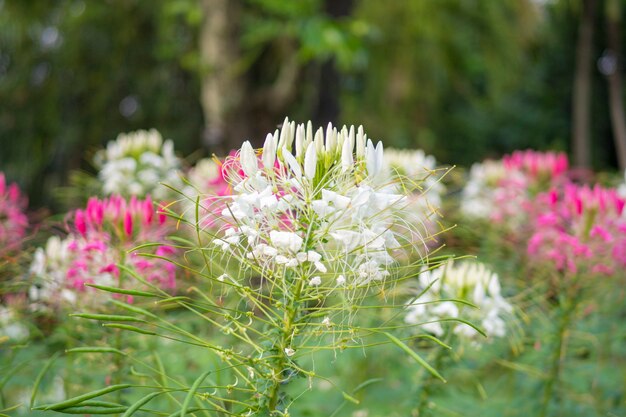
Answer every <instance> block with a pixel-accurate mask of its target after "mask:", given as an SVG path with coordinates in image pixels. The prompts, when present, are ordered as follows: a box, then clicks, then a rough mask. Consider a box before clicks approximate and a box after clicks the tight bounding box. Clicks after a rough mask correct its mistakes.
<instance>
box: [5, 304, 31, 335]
mask: <svg viewBox="0 0 626 417" xmlns="http://www.w3.org/2000/svg"><path fill="white" fill-rule="evenodd" d="M28 334H29V332H28V328H27V327H26V326H25V325H24V324H22V323H21V322H20V321H19V317H18V316H17V314H15V311H13V309H11V308H10V307H6V306H3V305H0V339H2V337H3V336H6V337H8V338H9V339H10V340H12V341H21V340H24V339H26V338H27V337H28Z"/></svg>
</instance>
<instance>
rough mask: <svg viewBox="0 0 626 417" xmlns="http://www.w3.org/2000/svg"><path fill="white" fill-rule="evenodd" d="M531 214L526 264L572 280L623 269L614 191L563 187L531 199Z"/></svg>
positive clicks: (621, 222) (625, 241)
mask: <svg viewBox="0 0 626 417" xmlns="http://www.w3.org/2000/svg"><path fill="white" fill-rule="evenodd" d="M532 212H533V215H534V218H533V221H532V224H533V226H534V232H533V233H532V235H531V237H530V238H529V239H528V244H527V252H528V255H529V258H530V260H531V262H543V261H549V262H551V263H552V264H553V265H554V267H555V268H556V270H559V271H563V272H565V273H567V274H572V275H573V274H577V273H578V272H579V271H581V270H586V271H589V272H591V273H592V274H600V275H611V274H613V273H614V272H615V271H616V270H617V268H618V267H620V266H622V267H623V265H625V264H626V250H625V248H626V219H625V218H624V216H623V212H624V199H622V198H621V197H619V195H618V194H617V192H616V190H614V189H611V188H604V187H601V186H598V185H596V186H593V187H589V186H580V185H576V184H570V183H568V184H565V185H564V186H563V187H561V188H560V189H556V188H555V189H552V190H550V191H547V192H544V193H541V194H539V195H537V197H536V198H535V200H534V207H533V210H532Z"/></svg>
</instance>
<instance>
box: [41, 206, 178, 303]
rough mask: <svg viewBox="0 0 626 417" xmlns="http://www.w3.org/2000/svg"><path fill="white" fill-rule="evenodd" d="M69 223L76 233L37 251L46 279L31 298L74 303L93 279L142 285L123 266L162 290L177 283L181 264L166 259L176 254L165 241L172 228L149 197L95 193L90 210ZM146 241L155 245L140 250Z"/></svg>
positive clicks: (102, 282) (52, 240)
mask: <svg viewBox="0 0 626 417" xmlns="http://www.w3.org/2000/svg"><path fill="white" fill-rule="evenodd" d="M67 222H68V229H69V230H70V234H69V235H68V236H67V237H66V238H65V239H63V240H61V239H59V238H58V237H52V238H50V240H49V241H48V243H47V245H46V247H45V249H44V248H41V249H39V250H38V251H37V252H36V253H35V259H34V261H33V264H32V265H31V273H32V274H33V275H35V276H37V277H39V278H40V279H41V281H40V283H39V285H38V286H37V287H36V288H33V289H31V298H35V299H39V300H42V301H48V302H55V301H56V302H58V301H60V300H66V301H69V302H72V303H73V302H76V301H77V300H76V298H77V296H76V292H86V291H88V290H89V287H86V286H85V284H88V283H91V284H100V285H107V286H122V287H128V285H131V286H133V287H136V286H137V285H138V284H139V283H138V282H137V281H136V280H134V279H133V278H131V277H124V276H123V274H121V271H120V269H119V268H118V264H121V265H125V266H127V267H129V268H130V269H133V270H135V271H136V272H137V274H138V275H139V276H141V277H143V278H144V279H146V280H147V281H149V282H151V283H154V284H156V285H158V286H159V287H161V288H164V289H173V288H175V287H176V267H175V265H174V264H173V263H171V262H168V261H167V260H165V259H161V258H160V257H164V258H171V256H173V255H175V253H176V250H175V249H174V248H173V247H172V246H170V245H168V244H166V243H165V239H166V235H167V233H168V232H169V230H170V227H169V225H168V224H167V217H166V216H165V215H164V214H163V213H161V212H157V210H156V208H155V205H154V204H153V202H152V200H151V199H150V198H149V197H147V198H146V199H145V200H141V199H137V198H136V197H131V198H130V200H126V199H124V198H122V197H120V196H112V197H109V198H106V199H103V200H100V199H98V198H95V197H92V198H90V199H89V201H88V203H87V206H86V207H85V208H84V209H79V210H76V211H74V212H72V213H71V214H70V215H69V217H68V220H67ZM142 244H154V245H148V246H145V247H143V248H141V249H135V248H137V247H138V246H139V245H142ZM140 253H145V254H150V255H154V256H156V257H151V256H149V257H147V256H143V255H140ZM89 292H91V291H89ZM59 299H60V300H59Z"/></svg>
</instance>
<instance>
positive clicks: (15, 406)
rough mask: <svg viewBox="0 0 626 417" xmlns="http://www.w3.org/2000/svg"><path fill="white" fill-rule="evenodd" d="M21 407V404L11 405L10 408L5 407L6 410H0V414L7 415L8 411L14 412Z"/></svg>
mask: <svg viewBox="0 0 626 417" xmlns="http://www.w3.org/2000/svg"><path fill="white" fill-rule="evenodd" d="M21 406H22V404H21V403H18V404H15V405H12V406H11V407H7V408H5V409H3V410H0V413H8V412H9V411H14V410H17V409H18V408H20V407H21ZM0 416H6V414H0Z"/></svg>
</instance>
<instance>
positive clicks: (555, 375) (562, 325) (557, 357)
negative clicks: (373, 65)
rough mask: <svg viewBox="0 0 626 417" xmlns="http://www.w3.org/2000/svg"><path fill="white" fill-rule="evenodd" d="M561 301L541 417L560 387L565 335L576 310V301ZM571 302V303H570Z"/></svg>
mask: <svg viewBox="0 0 626 417" xmlns="http://www.w3.org/2000/svg"><path fill="white" fill-rule="evenodd" d="M565 303H568V301H563V300H562V301H561V302H560V303H559V304H560V310H561V313H562V314H561V319H560V322H559V328H558V332H557V340H556V343H555V344H554V350H553V351H552V362H551V364H550V373H549V374H548V380H547V382H546V384H545V386H544V390H543V401H542V404H541V410H540V412H539V417H546V415H547V413H548V408H549V406H550V402H551V400H552V396H553V395H554V391H555V389H556V388H557V387H558V383H559V378H560V373H561V366H562V360H563V351H564V348H565V336H566V334H567V331H568V329H569V325H570V322H571V319H572V312H573V311H574V306H575V305H574V302H573V301H570V302H569V303H568V304H569V305H565ZM570 303H571V304H570Z"/></svg>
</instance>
